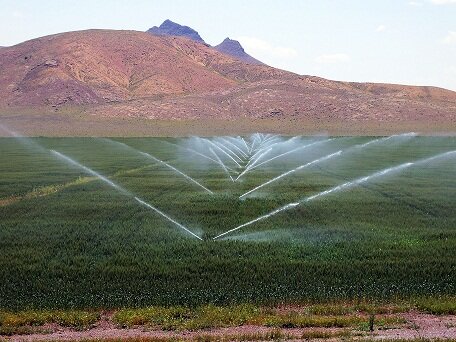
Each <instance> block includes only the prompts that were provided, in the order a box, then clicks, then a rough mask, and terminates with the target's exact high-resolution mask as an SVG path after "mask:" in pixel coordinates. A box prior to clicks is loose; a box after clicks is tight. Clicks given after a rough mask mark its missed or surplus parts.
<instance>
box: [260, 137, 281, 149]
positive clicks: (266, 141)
mask: <svg viewBox="0 0 456 342" xmlns="http://www.w3.org/2000/svg"><path fill="white" fill-rule="evenodd" d="M277 140H280V138H279V137H273V138H270V139H267V140H264V141H262V142H261V144H260V148H262V147H263V146H265V145H266V147H268V145H269V144H271V143H273V142H274V141H277Z"/></svg>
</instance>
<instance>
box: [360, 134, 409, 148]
mask: <svg viewBox="0 0 456 342" xmlns="http://www.w3.org/2000/svg"><path fill="white" fill-rule="evenodd" d="M416 135H417V133H415V132H410V133H403V134H394V135H390V136H389V137H384V138H378V139H374V140H371V141H368V142H366V143H364V144H361V145H357V146H354V147H359V148H363V147H366V146H369V145H371V144H376V143H381V142H385V141H388V140H390V139H394V138H400V137H414V136H416Z"/></svg>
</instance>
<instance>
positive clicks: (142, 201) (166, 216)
mask: <svg viewBox="0 0 456 342" xmlns="http://www.w3.org/2000/svg"><path fill="white" fill-rule="evenodd" d="M51 153H53V154H54V155H56V156H57V157H59V158H61V159H63V160H64V161H66V162H68V163H69V164H70V165H73V166H76V167H78V168H80V169H82V170H84V171H85V172H86V173H88V174H91V175H93V176H95V177H97V178H98V179H100V180H102V181H103V182H105V183H106V184H108V185H109V186H111V187H113V188H114V189H116V190H117V191H119V192H121V193H122V194H124V195H128V196H131V197H134V199H135V200H136V201H137V202H138V203H140V204H142V205H143V206H145V207H147V208H149V209H152V210H153V211H155V212H156V213H157V214H159V215H161V216H162V217H164V218H165V219H167V220H168V221H170V222H172V223H173V224H174V225H176V226H177V227H179V228H181V229H183V230H185V231H186V232H187V233H189V234H190V235H192V236H193V237H195V238H197V239H198V240H203V239H202V238H201V237H199V236H198V235H196V234H195V233H193V232H192V231H190V230H189V229H188V228H186V227H185V226H183V225H182V224H180V223H179V222H177V221H176V220H174V219H172V218H171V217H169V216H168V215H166V214H165V213H164V212H162V211H161V210H159V209H157V208H155V207H154V206H152V205H151V204H149V203H147V202H145V201H144V200H142V199H140V198H138V197H136V196H134V195H133V194H132V193H131V192H130V191H128V190H126V189H124V188H123V187H121V186H120V185H117V184H116V183H114V182H113V181H111V180H109V179H108V178H106V177H105V176H103V175H101V174H99V173H98V172H96V171H94V170H92V169H90V168H88V167H87V166H84V165H82V164H80V163H78V162H77V161H75V160H73V159H71V158H70V157H68V156H66V155H64V154H62V153H60V152H57V151H54V150H51Z"/></svg>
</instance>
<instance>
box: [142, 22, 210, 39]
mask: <svg viewBox="0 0 456 342" xmlns="http://www.w3.org/2000/svg"><path fill="white" fill-rule="evenodd" d="M147 32H148V33H151V34H154V35H156V36H177V37H186V38H189V39H191V40H194V41H195V42H199V43H203V44H206V43H205V42H204V40H203V38H201V36H200V35H199V33H198V32H196V31H195V30H194V29H192V28H191V27H188V26H183V25H179V24H177V23H175V22H173V21H171V20H169V19H167V20H165V21H164V22H163V23H162V24H161V25H160V26H159V27H157V26H154V27H152V28H150V29H149V30H147Z"/></svg>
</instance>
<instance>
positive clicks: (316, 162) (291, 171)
mask: <svg viewBox="0 0 456 342" xmlns="http://www.w3.org/2000/svg"><path fill="white" fill-rule="evenodd" d="M341 154H342V151H337V152H335V153H331V154H328V155H327V156H324V157H321V158H318V159H315V160H313V161H311V162H309V163H307V164H304V165H301V166H298V167H297V168H294V169H293V170H290V171H287V172H284V173H282V174H281V175H279V176H277V177H275V178H273V179H270V180H268V181H267V182H265V183H263V184H261V185H259V186H257V187H256V188H254V189H252V190H250V191H247V192H246V193H245V194H242V195H241V196H239V198H240V199H242V198H244V197H245V196H247V195H248V194H251V193H252V192H255V191H257V190H259V189H261V188H262V187H264V186H266V185H269V184H271V183H274V182H276V181H278V180H279V179H281V178H283V177H286V176H288V175H291V174H292V173H295V172H297V171H299V170H302V169H305V168H307V167H310V166H312V165H314V164H318V163H321V162H323V161H325V160H328V159H331V158H334V157H336V156H339V155H341Z"/></svg>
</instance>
